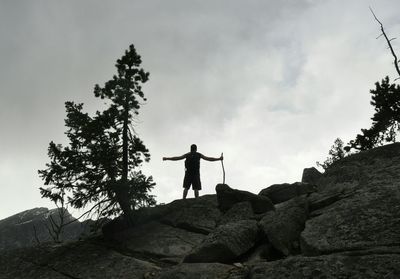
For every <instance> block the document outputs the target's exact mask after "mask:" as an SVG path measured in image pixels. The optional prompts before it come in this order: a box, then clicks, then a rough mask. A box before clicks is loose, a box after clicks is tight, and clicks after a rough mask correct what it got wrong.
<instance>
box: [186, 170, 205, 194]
mask: <svg viewBox="0 0 400 279" xmlns="http://www.w3.org/2000/svg"><path fill="white" fill-rule="evenodd" d="M190 185H192V189H193V190H201V181H200V174H189V173H187V172H186V173H185V178H184V179H183V188H185V189H189V188H190Z"/></svg>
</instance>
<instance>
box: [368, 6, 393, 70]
mask: <svg viewBox="0 0 400 279" xmlns="http://www.w3.org/2000/svg"><path fill="white" fill-rule="evenodd" d="M369 10H370V11H371V13H372V15H373V16H374V18H375V20H376V21H377V22H378V23H379V25H380V26H381V31H382V35H383V36H384V37H385V39H386V42H387V44H388V46H389V49H390V52H391V53H392V55H393V58H394V67H395V68H396V71H397V74H398V75H399V76H400V68H399V64H398V58H397V56H396V53H395V52H394V50H393V47H392V44H391V42H390V41H391V40H389V38H388V36H387V35H386V32H385V29H384V28H383V24H382V22H380V21H379V19H378V18H377V17H376V15H375V13H374V11H373V10H372V8H371V7H369Z"/></svg>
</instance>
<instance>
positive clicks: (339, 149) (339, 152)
mask: <svg viewBox="0 0 400 279" xmlns="http://www.w3.org/2000/svg"><path fill="white" fill-rule="evenodd" d="M345 156H346V151H345V150H344V143H343V141H342V140H341V139H340V138H337V139H336V140H335V142H334V143H333V145H332V147H331V149H330V150H329V156H328V158H326V160H325V161H324V162H323V163H320V162H317V166H319V167H322V168H323V169H324V170H327V169H328V168H329V167H330V166H331V165H332V164H333V163H334V162H336V161H339V160H340V159H343V158H344V157H345Z"/></svg>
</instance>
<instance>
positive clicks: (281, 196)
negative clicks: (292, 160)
mask: <svg viewBox="0 0 400 279" xmlns="http://www.w3.org/2000/svg"><path fill="white" fill-rule="evenodd" d="M316 190H317V187H316V186H315V185H312V184H308V183H302V182H295V183H293V184H289V183H283V184H274V185H271V186H269V187H268V188H265V189H263V190H261V192H260V193H259V194H258V195H260V196H264V197H268V198H269V199H270V200H271V201H272V203H273V204H277V203H281V202H284V201H288V200H290V199H293V198H295V197H298V196H301V195H309V194H311V193H313V192H315V191H316Z"/></svg>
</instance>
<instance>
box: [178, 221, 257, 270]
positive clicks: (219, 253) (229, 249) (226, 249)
mask: <svg viewBox="0 0 400 279" xmlns="http://www.w3.org/2000/svg"><path fill="white" fill-rule="evenodd" d="M258 237H259V229H258V226H257V222H256V221H251V220H243V221H238V222H236V223H228V224H225V225H222V226H219V227H218V228H217V229H216V230H215V231H214V232H212V233H211V234H209V235H208V236H207V237H206V238H205V239H204V241H203V242H202V243H201V244H200V245H199V246H197V247H196V248H195V249H194V250H193V251H192V252H191V253H190V254H188V255H187V256H186V257H185V258H184V262H190V263H196V262H197V263H199V262H220V263H229V262H232V261H234V260H235V259H236V258H238V257H239V256H241V255H243V254H244V253H246V252H247V251H249V250H250V249H251V248H252V247H253V246H254V244H255V243H256V241H257V239H258Z"/></svg>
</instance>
